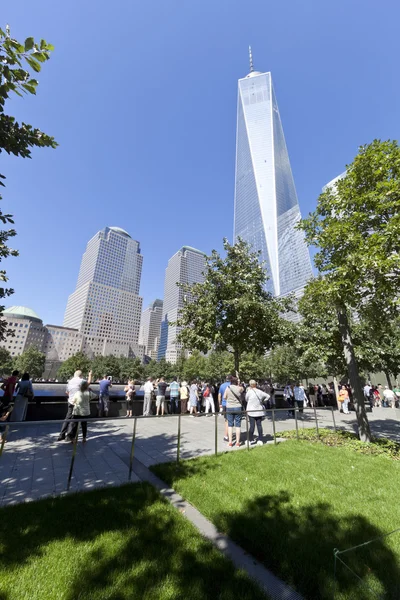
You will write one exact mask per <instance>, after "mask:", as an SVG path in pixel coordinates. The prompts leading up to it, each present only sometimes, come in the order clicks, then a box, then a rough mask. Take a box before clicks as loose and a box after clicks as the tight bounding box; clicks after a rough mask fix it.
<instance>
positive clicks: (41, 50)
mask: <svg viewBox="0 0 400 600" xmlns="http://www.w3.org/2000/svg"><path fill="white" fill-rule="evenodd" d="M52 50H53V46H52V45H51V44H48V43H47V42H46V41H45V40H40V42H38V43H36V42H35V40H34V39H33V38H32V37H28V38H27V39H26V40H25V43H24V44H20V43H19V42H18V41H17V40H15V39H13V38H12V37H11V35H10V29H9V27H8V26H7V27H6V31H3V30H2V29H0V152H2V151H4V150H5V151H6V152H7V153H8V154H14V155H15V156H21V157H22V158H30V157H31V148H34V147H39V148H44V147H50V148H55V147H56V146H57V143H56V142H55V140H54V138H52V137H50V136H48V135H46V134H45V133H43V132H42V131H40V129H37V128H33V127H32V125H27V124H26V123H18V122H17V121H16V120H15V118H14V117H12V116H10V115H7V114H6V113H5V104H6V101H7V100H8V99H9V98H10V95H11V94H13V93H14V94H17V95H18V96H22V95H23V94H36V88H37V85H38V82H37V80H36V79H34V78H33V77H32V76H31V74H30V73H29V71H27V70H25V65H27V66H28V67H29V68H30V69H32V70H33V71H35V72H36V73H39V71H40V70H41V65H42V63H44V62H46V61H47V60H48V59H49V58H50V52H51V51H52ZM4 179H5V177H4V175H2V174H0V185H1V186H3V187H4V182H3V181H2V180H4ZM1 199H2V197H1V196H0V200H1ZM0 221H1V223H2V224H3V225H9V224H11V225H13V224H14V221H13V218H12V215H11V214H8V213H3V212H2V211H1V210H0ZM15 235H16V231H15V229H14V228H11V229H4V230H0V261H1V260H3V259H5V258H7V257H8V256H17V255H18V252H17V251H16V250H14V249H12V248H10V247H9V246H8V244H7V243H8V240H9V239H10V238H12V237H14V236H15ZM0 281H3V282H7V281H8V278H7V274H6V271H5V270H0ZM12 293H13V289H11V288H6V287H0V300H1V299H3V298H5V297H7V296H9V295H10V294H12ZM3 312H4V306H0V317H1V316H2V314H3ZM6 335H7V331H6V322H5V321H4V320H3V319H0V340H1V339H5V337H6Z"/></svg>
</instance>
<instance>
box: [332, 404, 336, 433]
mask: <svg viewBox="0 0 400 600" xmlns="http://www.w3.org/2000/svg"><path fill="white" fill-rule="evenodd" d="M331 409H332V421H333V430H334V432H335V433H336V421H335V412H334V410H333V406H331Z"/></svg>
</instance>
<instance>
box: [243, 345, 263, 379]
mask: <svg viewBox="0 0 400 600" xmlns="http://www.w3.org/2000/svg"><path fill="white" fill-rule="evenodd" d="M270 374H271V373H270V365H269V360H268V358H267V357H266V356H265V355H263V354H257V353H256V352H245V353H243V355H242V360H241V362H240V372H239V375H240V378H241V379H242V380H243V381H249V379H268V378H269V377H270Z"/></svg>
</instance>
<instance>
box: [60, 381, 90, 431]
mask: <svg viewBox="0 0 400 600" xmlns="http://www.w3.org/2000/svg"><path fill="white" fill-rule="evenodd" d="M83 381H85V379H83V378H82V371H80V370H78V371H75V373H74V376H73V377H72V379H70V380H69V381H68V384H67V389H66V390H65V393H66V394H67V396H68V409H67V414H66V416H65V421H64V423H63V424H62V427H61V431H60V435H59V436H58V441H59V442H61V441H62V440H65V436H66V434H67V431H68V429H69V427H70V423H69V420H70V419H72V412H73V409H74V405H73V403H72V398H73V397H74V396H75V394H76V392H80V390H81V385H82V383H83ZM91 382H92V371H89V376H88V378H87V383H88V385H90V384H91Z"/></svg>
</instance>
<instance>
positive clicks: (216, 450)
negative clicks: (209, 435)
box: [214, 413, 218, 456]
mask: <svg viewBox="0 0 400 600" xmlns="http://www.w3.org/2000/svg"><path fill="white" fill-rule="evenodd" d="M214 420H215V456H217V454H218V413H215V415H214Z"/></svg>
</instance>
